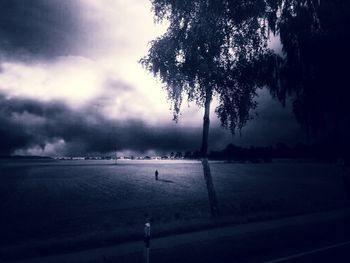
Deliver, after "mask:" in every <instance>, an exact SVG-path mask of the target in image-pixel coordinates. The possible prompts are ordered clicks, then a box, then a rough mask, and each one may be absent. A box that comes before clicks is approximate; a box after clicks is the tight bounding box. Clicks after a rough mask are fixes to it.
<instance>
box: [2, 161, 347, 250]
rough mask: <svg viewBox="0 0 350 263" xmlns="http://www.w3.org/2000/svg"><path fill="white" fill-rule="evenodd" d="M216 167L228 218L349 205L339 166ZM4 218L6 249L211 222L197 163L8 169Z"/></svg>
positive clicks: (8, 165)
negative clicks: (156, 175)
mask: <svg viewBox="0 0 350 263" xmlns="http://www.w3.org/2000/svg"><path fill="white" fill-rule="evenodd" d="M210 165H211V171H212V176H213V180H214V185H215V188H216V192H217V195H218V200H219V205H220V208H221V211H222V214H223V216H227V218H236V219H240V220H244V218H254V216H256V218H257V219H258V218H259V216H261V217H262V218H264V216H266V217H280V216H284V215H289V214H298V213H305V212H312V211H319V210H327V209H331V208H334V207H339V206H342V205H344V203H345V202H346V199H347V196H346V193H345V191H344V186H343V183H342V180H341V176H340V174H341V170H340V168H338V167H337V166H336V165H335V164H321V163H314V162H281V161H279V162H273V163H266V164H238V163H222V162H221V163H219V162H213V163H211V164H210ZM156 169H157V170H158V171H159V178H160V180H159V181H155V179H154V171H155V170H156ZM0 211H1V219H0V220H1V221H0V223H1V224H0V236H1V238H0V246H3V247H9V246H15V245H17V246H18V245H21V244H22V245H23V244H24V245H25V244H31V243H35V242H39V241H45V240H53V239H60V238H62V239H64V238H72V239H73V238H76V237H78V236H87V235H90V234H93V233H108V232H110V233H116V234H118V233H119V234H121V235H124V237H125V236H127V235H128V233H129V232H128V231H130V233H135V232H138V231H139V232H140V235H142V227H143V222H144V217H145V214H148V215H149V216H150V217H151V220H152V226H154V227H153V229H155V228H157V226H159V229H161V228H162V227H161V226H162V225H167V224H168V225H169V224H175V225H176V224H178V225H179V224H186V222H190V221H191V220H207V219H208V218H209V214H208V211H209V209H208V199H207V193H206V188H205V183H204V179H203V171H202V166H201V163H200V162H197V161H119V162H118V164H117V165H115V164H114V162H113V161H41V162H39V161H38V162H33V161H27V162H26V161H22V162H16V163H15V162H6V161H2V162H0ZM247 220H249V219H247ZM164 229H166V227H163V230H164ZM130 235H131V234H130Z"/></svg>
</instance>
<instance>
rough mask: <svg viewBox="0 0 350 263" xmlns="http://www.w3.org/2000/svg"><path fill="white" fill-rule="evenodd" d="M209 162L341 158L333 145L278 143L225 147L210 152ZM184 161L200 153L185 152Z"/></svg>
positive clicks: (334, 159) (330, 159)
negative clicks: (290, 144)
mask: <svg viewBox="0 0 350 263" xmlns="http://www.w3.org/2000/svg"><path fill="white" fill-rule="evenodd" d="M208 158H209V159H210V160H224V161H234V162H236V161H237V162H252V163H254V162H255V163H258V162H272V160H273V159H314V160H317V161H332V162H336V161H338V160H339V159H340V158H342V156H341V155H340V154H339V151H338V149H337V147H336V146H335V145H327V144H311V145H306V144H302V143H299V144H295V145H293V146H289V145H286V144H284V143H278V144H276V145H273V146H250V147H242V146H237V145H234V144H229V145H227V146H226V147H225V148H224V149H222V150H217V151H211V152H210V153H209V154H208ZM184 159H194V160H195V159H200V151H198V150H196V151H186V152H185V155H184Z"/></svg>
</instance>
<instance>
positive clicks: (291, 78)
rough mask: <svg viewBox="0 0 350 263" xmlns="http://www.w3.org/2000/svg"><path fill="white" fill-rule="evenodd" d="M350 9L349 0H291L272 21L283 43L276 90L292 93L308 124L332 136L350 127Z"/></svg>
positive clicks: (299, 115)
mask: <svg viewBox="0 0 350 263" xmlns="http://www.w3.org/2000/svg"><path fill="white" fill-rule="evenodd" d="M349 12H350V2H349V1H347V0H303V1H301V0H286V1H283V2H281V3H280V4H279V7H278V12H277V13H276V16H275V21H274V23H271V24H270V27H271V28H272V29H273V30H274V31H275V32H276V33H277V34H278V35H279V36H280V39H281V43H282V45H283V60H281V63H280V64H279V65H278V70H279V71H278V73H279V74H278V77H279V85H276V86H274V87H271V92H272V93H273V94H274V95H275V96H276V97H277V98H278V99H279V100H281V101H284V100H285V99H286V97H287V96H288V95H292V96H293V97H294V112H295V114H296V117H297V119H298V120H299V122H300V123H301V124H302V125H303V127H304V128H305V129H306V130H308V131H309V132H310V133H311V134H313V135H315V134H316V133H319V134H320V133H323V135H325V134H328V136H329V135H331V137H332V139H331V140H332V141H333V142H334V141H335V138H334V137H341V138H342V139H341V140H344V139H345V140H346V137H347V135H346V133H347V132H349V131H350V129H349V127H350V111H349V109H348V94H349V84H348V82H349V81H348V69H349V66H348V63H349V61H350V50H349V47H350V30H349V25H350V16H349ZM335 135H336V136H335ZM326 136H327V135H326ZM347 141H349V140H347Z"/></svg>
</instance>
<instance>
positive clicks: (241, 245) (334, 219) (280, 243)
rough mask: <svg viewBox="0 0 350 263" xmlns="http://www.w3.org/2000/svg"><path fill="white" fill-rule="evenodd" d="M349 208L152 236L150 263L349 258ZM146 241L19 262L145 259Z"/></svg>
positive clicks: (94, 262)
mask: <svg viewBox="0 0 350 263" xmlns="http://www.w3.org/2000/svg"><path fill="white" fill-rule="evenodd" d="M349 222H350V210H343V211H331V212H328V213H319V214H312V215H304V216H296V217H290V218H285V219H280V220H273V221H266V222H258V223H252V224H245V225H239V226H231V227H223V228H216V229H209V230H205V231H200V232H193V233H186V234H181V235H175V236H168V237H162V238H156V239H151V243H150V252H149V255H150V256H149V263H163V262H167V263H172V262H174V263H175V262H176V263H178V262H183V263H187V262H188V263H190V262H191V263H193V262H201V263H212V262H213V263H214V262H220V263H226V262H227V263H247V262H249V263H256V262H268V263H277V262H286V263H297V262H298V263H299V262H308V263H310V262H318V263H319V262H321V263H322V262H350V224H349ZM143 250H144V245H143V241H142V240H140V241H139V242H132V243H125V244H122V245H117V246H111V247H106V248H97V249H94V250H89V251H82V252H78V253H72V254H66V255H65V254H61V255H56V256H55V255H53V256H49V257H45V258H33V259H28V260H24V261H20V262H21V263H43V262H45V263H56V262H60V263H63V262H71V263H73V262H90V263H97V262H104V263H106V262H128V263H133V262H140V263H141V262H146V261H145V260H144V257H143V252H144V251H143Z"/></svg>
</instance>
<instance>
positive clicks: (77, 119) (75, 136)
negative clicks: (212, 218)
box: [0, 96, 200, 155]
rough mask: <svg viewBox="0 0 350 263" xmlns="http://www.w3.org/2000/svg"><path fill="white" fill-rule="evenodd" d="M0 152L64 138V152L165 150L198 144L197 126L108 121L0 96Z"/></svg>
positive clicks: (55, 105)
mask: <svg viewBox="0 0 350 263" xmlns="http://www.w3.org/2000/svg"><path fill="white" fill-rule="evenodd" d="M0 105H1V107H0V154H2V155H6V154H12V153H14V151H15V150H19V149H22V150H23V149H30V148H33V147H38V146H39V147H42V148H44V147H45V145H46V144H48V143H53V142H55V141H57V140H60V139H63V140H64V141H65V143H66V146H65V147H66V148H65V152H66V154H71V155H81V154H82V155H85V154H88V153H91V152H99V153H107V152H111V151H114V150H115V148H116V146H117V148H118V150H120V151H121V150H135V151H147V150H150V149H153V150H156V151H160V152H166V151H169V149H171V150H183V148H184V147H183V146H184V145H185V146H186V147H190V148H197V146H198V145H199V141H198V140H197V139H196V137H198V136H197V135H198V132H200V131H197V130H196V129H186V130H183V129H181V128H179V127H161V126H160V127H152V126H149V125H147V124H145V123H144V122H142V121H136V120H135V121H130V120H128V122H123V121H112V120H107V119H105V118H104V117H103V116H102V115H100V114H98V113H96V111H92V110H89V109H85V111H75V110H72V109H70V108H68V107H67V106H66V105H65V104H63V103H60V102H56V103H42V102H37V101H34V100H29V99H18V98H17V99H8V98H6V97H4V96H0Z"/></svg>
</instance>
